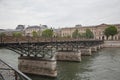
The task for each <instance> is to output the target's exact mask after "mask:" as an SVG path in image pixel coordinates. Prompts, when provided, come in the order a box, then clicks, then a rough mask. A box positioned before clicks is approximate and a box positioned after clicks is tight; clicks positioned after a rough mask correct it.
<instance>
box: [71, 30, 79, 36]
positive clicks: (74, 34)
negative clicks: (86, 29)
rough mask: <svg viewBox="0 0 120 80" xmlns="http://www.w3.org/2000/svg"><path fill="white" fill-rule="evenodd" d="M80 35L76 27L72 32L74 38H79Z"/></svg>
mask: <svg viewBox="0 0 120 80" xmlns="http://www.w3.org/2000/svg"><path fill="white" fill-rule="evenodd" d="M78 37H79V32H78V29H76V30H75V31H74V32H73V33H72V38H78Z"/></svg>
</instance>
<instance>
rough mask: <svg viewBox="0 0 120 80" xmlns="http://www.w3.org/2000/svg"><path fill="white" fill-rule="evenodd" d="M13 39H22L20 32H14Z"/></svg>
mask: <svg viewBox="0 0 120 80" xmlns="http://www.w3.org/2000/svg"><path fill="white" fill-rule="evenodd" d="M13 37H16V38H18V37H22V33H21V32H14V33H13Z"/></svg>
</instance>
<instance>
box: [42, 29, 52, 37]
mask: <svg viewBox="0 0 120 80" xmlns="http://www.w3.org/2000/svg"><path fill="white" fill-rule="evenodd" d="M52 36H53V30H52V29H46V30H44V31H43V32H42V37H48V38H50V37H52Z"/></svg>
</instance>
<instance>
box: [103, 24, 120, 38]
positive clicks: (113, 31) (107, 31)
mask: <svg viewBox="0 0 120 80" xmlns="http://www.w3.org/2000/svg"><path fill="white" fill-rule="evenodd" d="M117 33H118V31H117V28H116V27H115V26H113V25H108V28H106V29H105V31H104V34H105V35H106V37H107V39H108V37H109V36H112V39H113V36H114V35H116V34H117Z"/></svg>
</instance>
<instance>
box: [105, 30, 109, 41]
mask: <svg viewBox="0 0 120 80" xmlns="http://www.w3.org/2000/svg"><path fill="white" fill-rule="evenodd" d="M104 34H105V36H106V38H107V40H108V37H109V36H110V34H109V28H106V29H105V30H104Z"/></svg>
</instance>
